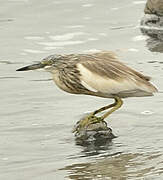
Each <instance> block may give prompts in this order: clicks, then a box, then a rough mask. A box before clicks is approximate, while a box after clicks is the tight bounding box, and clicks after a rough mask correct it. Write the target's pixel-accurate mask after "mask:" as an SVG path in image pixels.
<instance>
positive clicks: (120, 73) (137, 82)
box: [77, 52, 157, 96]
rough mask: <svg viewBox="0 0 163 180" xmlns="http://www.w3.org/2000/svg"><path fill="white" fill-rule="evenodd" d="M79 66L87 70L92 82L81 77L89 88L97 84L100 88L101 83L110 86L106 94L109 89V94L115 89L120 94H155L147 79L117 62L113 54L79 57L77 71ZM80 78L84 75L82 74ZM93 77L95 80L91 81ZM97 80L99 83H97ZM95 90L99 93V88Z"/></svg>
mask: <svg viewBox="0 0 163 180" xmlns="http://www.w3.org/2000/svg"><path fill="white" fill-rule="evenodd" d="M80 65H82V66H83V67H84V68H85V70H86V71H87V70H88V71H87V72H88V74H89V75H88V76H92V81H91V79H89V80H88V78H87V77H82V78H83V79H84V80H83V81H85V83H86V84H87V85H88V86H90V88H93V89H96V87H97V86H98V84H99V85H101V86H102V81H103V84H104V86H107V85H108V86H109V85H110V86H111V87H108V93H109V88H110V89H111V88H112V89H111V91H110V92H113V91H114V89H115V90H116V93H121V94H122V92H123V91H124V92H128V93H129V91H131V92H133V91H135V90H136V93H138V91H137V90H140V91H144V92H146V94H150V95H151V94H152V93H153V92H157V89H156V88H155V87H154V86H153V85H152V84H151V83H150V82H149V80H150V78H149V77H147V76H144V75H143V74H141V73H139V72H137V71H135V70H133V69H132V68H130V67H128V66H126V65H125V64H123V63H121V62H119V61H118V60H117V58H116V57H115V56H114V55H113V54H110V52H104V53H103V52H101V53H95V54H90V55H85V56H80V61H79V63H77V66H78V70H79V71H80V70H81V69H83V67H82V66H80ZM79 66H80V67H79ZM85 70H84V71H85ZM84 71H83V73H84ZM85 74H86V73H85ZM82 76H86V75H84V74H82ZM93 77H95V78H96V79H95V80H93ZM98 78H99V81H97V79H98ZM106 80H107V81H106ZM93 81H96V84H94V83H93ZM109 81H110V84H109ZM123 83H124V84H123ZM104 89H105V91H106V89H107V87H105V88H102V87H101V90H104ZM96 90H97V91H100V87H98V88H97V89H96ZM130 96H131V95H130ZM133 96H134V94H133ZM142 96H143V95H142Z"/></svg>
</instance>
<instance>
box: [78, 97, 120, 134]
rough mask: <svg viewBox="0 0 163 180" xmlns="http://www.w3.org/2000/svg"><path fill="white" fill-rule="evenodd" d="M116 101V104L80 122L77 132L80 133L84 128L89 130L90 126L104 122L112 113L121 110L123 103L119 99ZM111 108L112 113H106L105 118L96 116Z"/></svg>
mask: <svg viewBox="0 0 163 180" xmlns="http://www.w3.org/2000/svg"><path fill="white" fill-rule="evenodd" d="M114 99H115V102H114V103H113V104H110V105H108V106H105V107H102V108H100V109H98V110H96V111H94V112H93V113H91V114H90V115H88V116H87V117H85V118H84V119H82V120H80V121H79V123H78V125H77V127H76V131H79V130H80V129H82V128H87V127H88V126H89V125H90V124H93V123H99V122H100V121H104V119H105V118H106V117H107V116H109V115H110V114H111V113H112V112H114V111H116V110H117V109H119V108H120V107H121V106H122V104H123V101H122V100H121V98H119V97H114ZM109 108H112V109H111V110H110V111H108V112H107V113H105V114H104V115H103V116H101V117H97V116H95V114H97V113H100V112H102V111H105V110H107V109H109ZM104 122H105V121H104Z"/></svg>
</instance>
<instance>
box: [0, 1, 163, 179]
mask: <svg viewBox="0 0 163 180" xmlns="http://www.w3.org/2000/svg"><path fill="white" fill-rule="evenodd" d="M0 4H1V5H0V179H2V180H29V179H30V180H53V179H54V180H56V179H57V180H62V179H74V180H85V179H86V180H89V179H90V180H91V179H101V180H103V179H120V180H121V179H122V180H123V179H163V93H162V92H163V54H162V53H160V52H159V51H158V50H157V52H151V51H149V50H148V47H147V44H148V43H147V37H145V36H143V35H142V34H141V32H140V30H139V20H140V19H141V17H142V15H143V8H144V5H145V1H144V0H123V1H122V0H116V1H114V0H100V1H97V0H70V1H66V0H46V1H43V0H35V1H33V0H0ZM96 50H113V51H115V52H117V53H118V54H119V56H120V57H119V58H120V59H121V60H122V61H123V62H125V63H126V64H128V65H130V66H131V67H133V68H135V69H136V70H139V71H140V72H143V73H144V74H147V75H149V76H152V78H153V79H152V81H153V83H154V84H155V85H156V86H157V87H158V89H159V91H160V92H159V93H157V94H156V95H155V96H154V97H148V98H129V99H125V100H124V106H123V107H122V108H121V109H120V110H118V111H117V112H115V113H114V114H112V115H111V116H110V117H109V118H108V120H107V121H108V124H109V125H110V127H111V128H112V129H113V132H114V134H115V135H117V136H118V138H116V139H114V140H113V141H112V142H110V143H109V144H107V145H106V146H96V145H94V146H91V145H90V146H85V147H84V146H79V145H76V144H75V139H74V136H73V134H72V132H71V130H72V128H73V125H74V124H75V123H76V121H78V120H79V118H80V117H81V116H82V115H83V114H84V113H86V112H88V111H93V110H95V109H97V108H99V107H101V106H105V105H107V104H109V103H111V102H112V100H110V99H103V98H98V97H89V96H82V95H80V96H79V95H78V96H77V95H71V94H67V93H65V92H63V91H61V90H59V89H58V88H57V87H56V86H55V84H54V83H53V82H52V80H51V76H50V74H48V73H47V72H44V71H30V72H16V69H17V68H20V67H22V66H24V65H28V64H31V63H34V62H36V61H40V60H41V59H42V58H44V57H45V56H47V55H50V54H54V53H58V54H59V53H61V54H64V53H83V52H90V51H96Z"/></svg>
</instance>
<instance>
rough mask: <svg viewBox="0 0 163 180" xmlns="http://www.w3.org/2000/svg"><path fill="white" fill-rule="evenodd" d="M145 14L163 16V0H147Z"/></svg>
mask: <svg viewBox="0 0 163 180" xmlns="http://www.w3.org/2000/svg"><path fill="white" fill-rule="evenodd" d="M144 13H145V14H156V15H157V16H163V1H162V0H147V3H146V6H145V9H144Z"/></svg>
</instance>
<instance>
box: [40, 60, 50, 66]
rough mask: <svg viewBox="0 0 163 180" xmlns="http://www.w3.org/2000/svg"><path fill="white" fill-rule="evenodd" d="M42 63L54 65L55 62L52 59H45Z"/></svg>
mask: <svg viewBox="0 0 163 180" xmlns="http://www.w3.org/2000/svg"><path fill="white" fill-rule="evenodd" d="M41 64H44V65H52V64H53V61H52V60H51V59H43V60H42V61H41Z"/></svg>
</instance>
